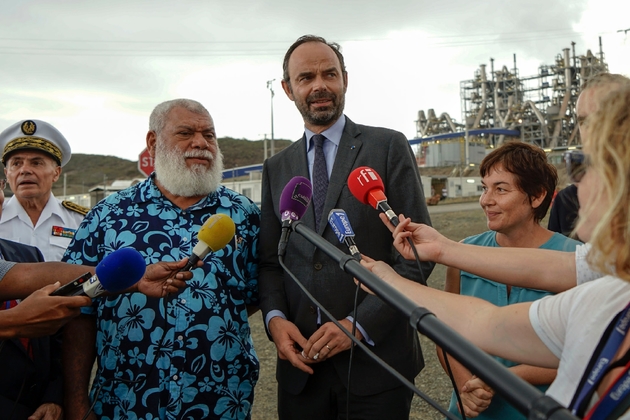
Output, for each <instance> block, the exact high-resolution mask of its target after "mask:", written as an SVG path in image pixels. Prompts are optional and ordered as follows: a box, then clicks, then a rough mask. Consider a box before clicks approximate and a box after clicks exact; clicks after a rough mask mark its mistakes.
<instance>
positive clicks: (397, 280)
mask: <svg viewBox="0 0 630 420" xmlns="http://www.w3.org/2000/svg"><path fill="white" fill-rule="evenodd" d="M361 264H362V265H363V266H364V267H366V268H367V269H369V270H370V271H372V272H373V273H374V274H376V275H377V276H378V277H380V278H381V279H383V280H384V281H385V282H386V283H388V284H389V285H391V286H392V287H394V288H395V289H397V290H398V291H399V292H401V293H402V294H404V295H405V296H407V297H408V298H409V299H411V300H413V301H414V302H415V303H417V304H418V305H419V306H422V307H425V308H427V309H428V310H429V311H431V312H433V313H434V314H435V315H436V316H437V317H438V318H439V319H440V320H441V321H442V322H444V323H445V324H447V325H448V326H449V327H451V328H453V329H454V330H455V331H457V332H458V333H459V334H461V335H462V336H463V337H464V338H466V339H467V340H469V341H470V342H472V343H473V344H475V345H476V346H478V347H479V348H481V349H483V350H484V351H486V352H487V353H490V354H493V355H496V356H500V357H503V358H505V359H509V360H513V361H515V362H518V363H527V364H531V365H536V366H542V367H550V368H557V367H558V362H559V360H558V358H557V357H556V356H555V355H554V354H553V353H551V351H550V350H549V349H548V348H547V346H545V344H544V343H543V342H542V341H541V340H540V338H539V337H538V335H537V334H536V332H535V331H534V329H533V327H532V325H531V323H530V321H529V307H530V306H531V302H527V303H519V304H515V305H509V306H505V307H497V306H494V305H492V304H491V303H489V302H486V301H484V300H481V299H477V298H474V297H469V296H461V295H454V294H452V293H446V292H443V291H441V290H435V289H432V288H430V287H427V286H422V285H420V284H418V283H415V282H412V281H410V280H407V279H405V278H404V277H401V276H400V275H398V274H397V273H396V272H395V271H394V270H393V269H392V268H391V267H390V266H389V265H387V264H385V263H384V262H382V261H374V260H372V259H371V258H369V257H364V259H363V260H362V261H361Z"/></svg>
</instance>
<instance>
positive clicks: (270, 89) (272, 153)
mask: <svg viewBox="0 0 630 420" xmlns="http://www.w3.org/2000/svg"><path fill="white" fill-rule="evenodd" d="M275 80H276V79H271V80H267V89H269V91H270V92H271V156H273V155H274V154H275V150H274V145H273V140H274V135H273V97H274V91H273V82H274V81H275ZM265 159H267V153H266V152H265Z"/></svg>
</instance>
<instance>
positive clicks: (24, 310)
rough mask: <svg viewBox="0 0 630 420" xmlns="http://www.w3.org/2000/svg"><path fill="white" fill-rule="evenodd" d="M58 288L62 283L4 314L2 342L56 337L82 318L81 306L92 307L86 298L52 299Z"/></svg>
mask: <svg viewBox="0 0 630 420" xmlns="http://www.w3.org/2000/svg"><path fill="white" fill-rule="evenodd" d="M58 287H59V283H55V284H49V285H48V286H46V287H44V288H42V289H41V290H37V291H35V292H34V293H32V294H31V295H30V296H29V297H28V298H26V299H24V300H23V301H22V302H21V303H20V304H19V305H18V306H16V307H14V308H11V309H9V310H5V311H0V339H5V338H14V337H42V336H45V335H51V334H54V333H55V332H57V330H59V328H61V326H62V325H64V324H65V323H66V322H68V321H69V320H70V319H72V318H74V317H75V316H77V315H79V313H80V308H81V306H88V305H90V304H91V303H92V301H91V300H90V298H88V297H85V296H72V297H68V296H50V293H52V292H53V291H54V290H55V289H57V288H58Z"/></svg>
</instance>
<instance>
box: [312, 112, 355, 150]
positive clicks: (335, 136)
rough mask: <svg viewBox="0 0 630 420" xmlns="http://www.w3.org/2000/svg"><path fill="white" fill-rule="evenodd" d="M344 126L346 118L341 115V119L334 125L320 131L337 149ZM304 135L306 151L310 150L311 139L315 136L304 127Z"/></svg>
mask: <svg viewBox="0 0 630 420" xmlns="http://www.w3.org/2000/svg"><path fill="white" fill-rule="evenodd" d="M345 126H346V116H345V115H343V114H341V117H339V119H338V120H337V121H335V123H334V124H333V125H332V126H330V127H329V128H327V129H326V130H324V131H322V132H321V133H320V134H322V135H323V136H324V137H326V138H327V139H328V140H330V141H331V142H333V143H335V145H336V146H337V147H339V143H340V142H341V135H342V134H343V129H344V127H345ZM304 135H305V136H306V150H307V151H308V150H310V149H311V138H312V137H313V136H314V135H315V133H313V132H312V131H311V130H309V129H308V128H306V127H304Z"/></svg>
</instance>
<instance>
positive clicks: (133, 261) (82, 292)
mask: <svg viewBox="0 0 630 420" xmlns="http://www.w3.org/2000/svg"><path fill="white" fill-rule="evenodd" d="M146 269H147V265H146V263H145V262H144V258H142V255H140V253H139V252H138V251H136V250H135V249H132V248H121V249H117V250H116V251H114V252H112V253H111V254H109V255H107V256H106V257H105V258H103V260H102V261H101V262H100V263H98V265H97V266H96V274H94V275H93V276H92V275H91V274H90V273H85V274H84V275H82V276H81V277H79V278H78V279H76V280H74V281H72V282H70V283H68V284H66V285H64V286H61V287H60V288H59V289H57V290H55V291H54V292H52V293H51V294H50V295H51V296H89V297H91V298H95V297H97V296H100V295H102V294H103V293H105V292H108V293H119V292H122V291H123V290H126V289H128V288H130V287H131V286H133V285H134V284H136V283H137V282H138V281H139V280H140V279H141V278H142V276H143V275H144V272H145V271H146Z"/></svg>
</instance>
